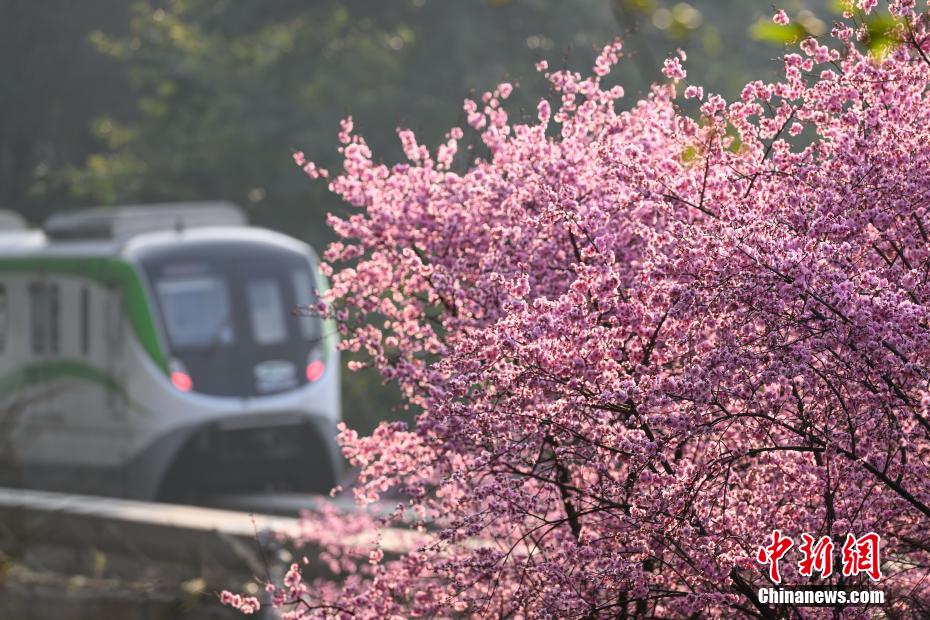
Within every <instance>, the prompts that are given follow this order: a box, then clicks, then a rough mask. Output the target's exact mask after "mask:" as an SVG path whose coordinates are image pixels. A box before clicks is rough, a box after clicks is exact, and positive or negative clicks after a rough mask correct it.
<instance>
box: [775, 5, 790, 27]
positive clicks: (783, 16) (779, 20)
mask: <svg viewBox="0 0 930 620" xmlns="http://www.w3.org/2000/svg"><path fill="white" fill-rule="evenodd" d="M772 21H773V22H775V23H776V24H778V25H779V26H787V25H788V24H789V22H790V21H791V20H789V19H788V14H787V13H785V12H784V11H783V10H782V9H779V10H777V11H775V16H774V17H772Z"/></svg>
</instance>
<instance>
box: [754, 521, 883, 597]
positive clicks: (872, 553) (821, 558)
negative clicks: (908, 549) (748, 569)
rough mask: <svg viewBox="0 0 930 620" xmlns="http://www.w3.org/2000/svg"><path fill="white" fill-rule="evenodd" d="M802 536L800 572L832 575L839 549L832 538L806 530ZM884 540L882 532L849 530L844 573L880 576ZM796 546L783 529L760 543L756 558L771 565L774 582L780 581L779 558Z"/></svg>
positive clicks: (807, 574)
mask: <svg viewBox="0 0 930 620" xmlns="http://www.w3.org/2000/svg"><path fill="white" fill-rule="evenodd" d="M801 540H802V543H801V545H800V546H799V547H798V550H799V551H800V552H801V560H800V561H799V562H798V573H799V574H800V575H801V576H803V577H813V576H814V573H819V575H820V577H821V578H827V577H829V576H830V575H832V574H833V551H834V550H835V549H836V545H835V544H834V542H833V540H831V539H830V537H829V536H821V537H820V538H814V537H813V536H811V535H810V534H807V533H804V534H801ZM881 542H882V538H881V536H879V535H878V534H876V533H875V532H869V533H868V534H863V535H862V536H859V537H858V538H857V537H856V536H854V535H853V534H847V535H846V542H845V543H843V548H842V557H841V560H842V573H843V576H845V577H854V576H856V575H858V574H860V573H864V574H866V575H868V576H869V578H870V579H872V581H878V580H879V579H881V578H882V569H881V558H880V554H881ZM793 546H794V541H793V540H792V539H791V538H790V537H788V536H784V535H783V534H782V533H781V530H773V531H772V542H771V543H770V544H768V545H765V546H764V547H759V550H758V552H757V553H756V561H757V562H759V564H764V565H767V566H768V567H769V579H771V580H772V582H773V583H776V584H778V583H781V570H780V567H779V561H780V560H781V559H782V558H784V557H785V555H786V554H787V553H788V551H789V550H790V549H791V548H792V547H793Z"/></svg>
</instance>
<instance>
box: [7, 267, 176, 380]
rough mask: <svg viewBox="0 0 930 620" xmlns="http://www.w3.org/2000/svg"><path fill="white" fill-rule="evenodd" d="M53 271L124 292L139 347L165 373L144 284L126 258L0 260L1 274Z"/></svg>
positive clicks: (125, 305)
mask: <svg viewBox="0 0 930 620" xmlns="http://www.w3.org/2000/svg"><path fill="white" fill-rule="evenodd" d="M3 272H7V273H9V272H16V273H23V272H25V273H30V274H36V275H39V274H43V273H53V274H60V275H70V276H78V277H84V278H88V279H90V280H94V281H96V282H100V283H101V284H103V285H105V286H109V287H116V288H119V289H120V290H121V291H122V293H123V304H124V307H125V310H126V316H128V317H129V322H130V324H131V325H132V329H133V332H135V334H136V338H138V340H139V343H140V344H141V345H142V348H143V349H145V351H146V352H147V353H148V355H149V357H151V358H152V361H153V362H155V364H156V365H157V366H158V367H159V368H161V369H162V371H163V372H165V373H166V374H167V372H168V360H167V359H166V357H165V353H164V351H162V348H161V342H160V341H159V339H158V330H157V329H156V327H155V317H154V316H153V315H152V309H151V308H150V306H149V302H148V299H147V298H146V295H145V287H144V286H143V284H142V279H141V278H140V276H139V273H138V272H137V271H136V270H135V268H134V267H133V266H132V265H130V264H129V263H127V262H126V261H123V260H119V259H115V258H103V257H83V256H81V257H68V258H65V257H41V258H8V259H2V260H0V273H3Z"/></svg>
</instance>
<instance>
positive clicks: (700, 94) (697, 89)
mask: <svg viewBox="0 0 930 620" xmlns="http://www.w3.org/2000/svg"><path fill="white" fill-rule="evenodd" d="M703 98H704V89H703V88H702V87H701V86H693V85H692V86H688V87H687V88H686V89H685V99H703Z"/></svg>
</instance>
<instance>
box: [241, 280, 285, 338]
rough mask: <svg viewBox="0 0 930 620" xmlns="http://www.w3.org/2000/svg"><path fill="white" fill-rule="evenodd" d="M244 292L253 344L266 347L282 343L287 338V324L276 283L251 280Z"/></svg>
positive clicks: (279, 290) (273, 281)
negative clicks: (247, 302) (247, 303)
mask: <svg viewBox="0 0 930 620" xmlns="http://www.w3.org/2000/svg"><path fill="white" fill-rule="evenodd" d="M245 291H246V298H247V299H248V301H249V319H250V322H251V323H252V338H253V339H254V340H255V343H256V344H259V345H268V344H277V343H279V342H283V341H284V340H285V339H286V338H287V323H286V322H285V314H284V302H283V301H282V300H281V289H280V288H279V287H278V283H277V281H275V280H272V279H271V278H262V279H260V280H252V281H250V282H248V283H247V284H246V288H245Z"/></svg>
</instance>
